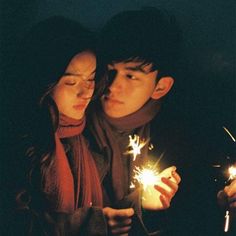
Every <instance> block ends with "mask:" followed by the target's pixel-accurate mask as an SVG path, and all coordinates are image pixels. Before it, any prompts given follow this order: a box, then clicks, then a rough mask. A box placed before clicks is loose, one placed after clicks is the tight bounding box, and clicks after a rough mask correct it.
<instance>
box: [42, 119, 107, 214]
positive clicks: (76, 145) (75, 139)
mask: <svg viewBox="0 0 236 236" xmlns="http://www.w3.org/2000/svg"><path fill="white" fill-rule="evenodd" d="M84 126H85V119H82V120H75V119H72V118H69V117H66V116H65V115H60V119H59V127H58V129H57V131H56V133H55V145H56V148H55V157H54V160H53V163H52V165H51V166H50V167H49V169H48V170H47V171H46V174H45V176H44V192H45V193H46V196H47V198H48V200H49V202H50V208H51V209H52V210H55V211H59V212H66V213H72V212H74V211H75V210H76V209H77V208H78V207H83V206H102V194H101V187H100V181H99V177H98V173H97V169H96V166H95V163H94V160H93V158H92V156H91V154H90V152H89V151H88V148H87V143H86V141H85V139H84V137H83V136H82V135H81V133H82V131H83V129H84ZM64 138H68V140H69V141H70V143H71V155H70V158H71V159H70V161H69V159H68V158H69V157H68V155H67V154H66V152H65V149H64V146H63V144H62V142H61V139H64Z"/></svg>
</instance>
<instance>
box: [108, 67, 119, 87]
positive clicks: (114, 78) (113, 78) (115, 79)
mask: <svg viewBox="0 0 236 236" xmlns="http://www.w3.org/2000/svg"><path fill="white" fill-rule="evenodd" d="M108 82H109V85H108V89H109V91H114V90H119V89H120V88H121V85H122V76H121V75H120V74H119V73H118V72H117V71H115V72H112V74H111V75H110V78H108Z"/></svg>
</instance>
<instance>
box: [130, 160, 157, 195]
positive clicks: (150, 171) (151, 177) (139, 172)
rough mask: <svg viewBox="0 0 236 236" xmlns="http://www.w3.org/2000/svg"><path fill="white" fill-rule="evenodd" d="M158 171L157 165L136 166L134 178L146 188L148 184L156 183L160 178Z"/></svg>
mask: <svg viewBox="0 0 236 236" xmlns="http://www.w3.org/2000/svg"><path fill="white" fill-rule="evenodd" d="M158 174H159V173H158V171H157V170H156V169H155V165H154V166H151V165H148V167H146V168H145V167H137V166H135V168H134V179H135V180H136V181H138V182H139V183H140V184H141V185H143V189H144V190H145V189H146V188H147V186H148V185H155V184H156V183H157V181H158V180H159V177H158Z"/></svg>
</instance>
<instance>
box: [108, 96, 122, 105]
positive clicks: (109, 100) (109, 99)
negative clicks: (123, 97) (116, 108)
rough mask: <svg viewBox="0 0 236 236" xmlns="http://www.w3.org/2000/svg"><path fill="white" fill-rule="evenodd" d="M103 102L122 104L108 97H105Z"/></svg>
mask: <svg viewBox="0 0 236 236" xmlns="http://www.w3.org/2000/svg"><path fill="white" fill-rule="evenodd" d="M105 101H108V102H110V103H116V104H123V102H121V101H119V100H116V99H114V98H110V97H105Z"/></svg>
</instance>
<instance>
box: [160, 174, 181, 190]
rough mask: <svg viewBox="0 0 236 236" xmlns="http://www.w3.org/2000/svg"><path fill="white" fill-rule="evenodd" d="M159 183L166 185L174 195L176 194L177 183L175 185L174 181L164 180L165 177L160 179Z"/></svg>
mask: <svg viewBox="0 0 236 236" xmlns="http://www.w3.org/2000/svg"><path fill="white" fill-rule="evenodd" d="M161 181H162V182H163V183H164V184H166V185H167V186H168V187H169V188H170V189H171V191H173V192H174V193H176V192H177V190H178V188H179V186H178V184H177V183H175V182H174V181H172V180H170V179H169V178H165V177H162V178H161Z"/></svg>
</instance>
